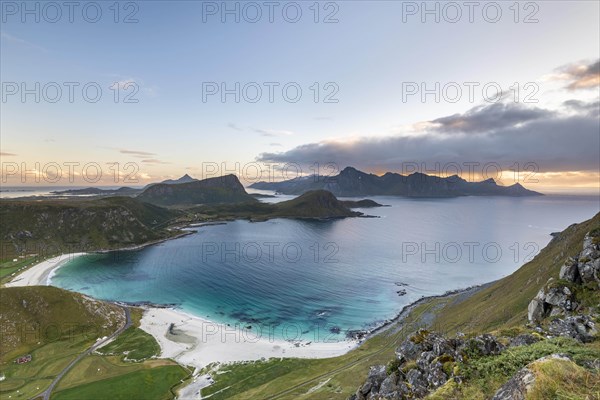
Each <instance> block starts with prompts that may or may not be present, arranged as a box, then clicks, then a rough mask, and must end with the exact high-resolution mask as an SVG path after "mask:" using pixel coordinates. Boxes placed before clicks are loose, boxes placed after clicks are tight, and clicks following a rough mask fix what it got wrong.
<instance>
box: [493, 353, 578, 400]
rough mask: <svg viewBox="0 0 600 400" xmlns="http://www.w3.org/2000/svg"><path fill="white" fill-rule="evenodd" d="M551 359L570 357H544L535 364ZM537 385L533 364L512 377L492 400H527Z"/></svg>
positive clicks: (554, 355)
mask: <svg viewBox="0 0 600 400" xmlns="http://www.w3.org/2000/svg"><path fill="white" fill-rule="evenodd" d="M549 359H561V360H569V358H568V357H566V356H564V355H561V354H552V355H550V356H547V357H542V358H540V359H538V360H536V361H534V363H540V362H544V361H546V360H549ZM534 384H535V375H534V373H533V372H532V369H531V364H529V365H527V366H526V367H524V368H522V369H520V370H519V371H518V372H517V373H516V374H515V375H513V376H512V378H510V379H509V380H508V382H506V383H505V384H504V385H502V387H500V389H498V391H497V392H496V394H494V397H492V400H525V399H526V397H527V393H528V392H529V391H530V390H531V389H532V388H533V385H534Z"/></svg>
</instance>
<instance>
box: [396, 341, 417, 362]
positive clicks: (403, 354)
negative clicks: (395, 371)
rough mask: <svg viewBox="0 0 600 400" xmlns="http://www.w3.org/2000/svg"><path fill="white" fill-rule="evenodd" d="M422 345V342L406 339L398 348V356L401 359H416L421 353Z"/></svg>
mask: <svg viewBox="0 0 600 400" xmlns="http://www.w3.org/2000/svg"><path fill="white" fill-rule="evenodd" d="M421 351H423V350H422V347H421V345H420V344H416V343H414V342H413V341H412V340H405V341H403V342H402V344H400V346H399V347H398V348H397V349H396V358H398V360H400V361H408V360H414V359H415V358H417V356H418V355H419V354H421Z"/></svg>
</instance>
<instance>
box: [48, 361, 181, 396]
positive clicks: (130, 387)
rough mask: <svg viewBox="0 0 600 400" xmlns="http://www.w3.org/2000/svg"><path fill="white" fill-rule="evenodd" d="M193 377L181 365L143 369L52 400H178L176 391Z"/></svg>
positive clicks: (93, 384)
mask: <svg viewBox="0 0 600 400" xmlns="http://www.w3.org/2000/svg"><path fill="white" fill-rule="evenodd" d="M188 375H189V373H188V371H186V370H185V369H184V368H182V367H180V366H178V365H166V366H158V367H155V368H142V369H138V370H136V371H133V372H129V373H125V374H120V375H118V376H114V377H110V378H106V379H101V380H96V381H93V382H90V383H85V384H82V385H78V386H76V387H73V388H70V389H65V390H60V391H57V392H56V393H55V394H53V395H52V396H51V399H52V400H81V399H94V400H103V399H106V400H119V399H123V400H130V399H138V398H140V396H141V395H142V394H143V398H144V400H163V399H171V398H173V397H174V394H173V392H172V391H171V390H172V388H174V387H175V386H177V385H179V384H180V383H181V381H182V380H183V379H185V378H186V377H187V376H188Z"/></svg>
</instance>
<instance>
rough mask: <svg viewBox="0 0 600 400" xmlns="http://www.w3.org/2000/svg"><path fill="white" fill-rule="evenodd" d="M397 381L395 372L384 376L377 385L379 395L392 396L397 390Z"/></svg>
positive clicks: (388, 397) (389, 397)
mask: <svg viewBox="0 0 600 400" xmlns="http://www.w3.org/2000/svg"><path fill="white" fill-rule="evenodd" d="M398 381H399V377H398V374H397V373H393V374H391V375H390V376H388V377H387V378H385V379H384V380H383V382H381V386H380V387H379V395H380V396H382V397H385V398H387V399H391V398H394V396H396V395H397V392H398ZM397 397H399V396H397Z"/></svg>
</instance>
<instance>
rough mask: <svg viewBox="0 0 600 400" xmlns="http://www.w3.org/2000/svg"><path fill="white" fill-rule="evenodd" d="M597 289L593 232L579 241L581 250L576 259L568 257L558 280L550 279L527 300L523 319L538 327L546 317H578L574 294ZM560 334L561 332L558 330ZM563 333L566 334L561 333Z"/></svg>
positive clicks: (597, 244) (598, 257)
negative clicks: (582, 290)
mask: <svg viewBox="0 0 600 400" xmlns="http://www.w3.org/2000/svg"><path fill="white" fill-rule="evenodd" d="M584 286H585V288H586V289H589V290H598V289H599V288H600V232H598V230H594V231H592V232H590V233H588V234H587V235H586V236H585V238H584V240H583V250H582V251H581V252H580V253H579V254H578V255H577V256H576V257H569V258H567V261H566V262H565V263H564V265H563V266H562V267H561V269H560V274H559V280H554V279H552V278H551V279H550V280H549V281H548V283H547V284H546V285H545V286H544V287H543V288H542V289H541V290H540V291H539V292H538V294H537V295H536V296H535V297H534V298H533V300H531V302H530V303H529V306H528V308H527V318H528V319H529V321H530V322H531V323H535V324H539V323H540V322H541V321H542V320H544V319H545V318H547V317H563V316H566V317H569V316H571V315H573V314H577V313H581V312H582V311H583V310H580V309H579V308H580V304H579V302H578V301H577V298H576V295H575V293H574V291H575V289H577V288H579V287H584ZM561 330H562V329H561ZM562 331H565V332H566V330H562Z"/></svg>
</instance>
